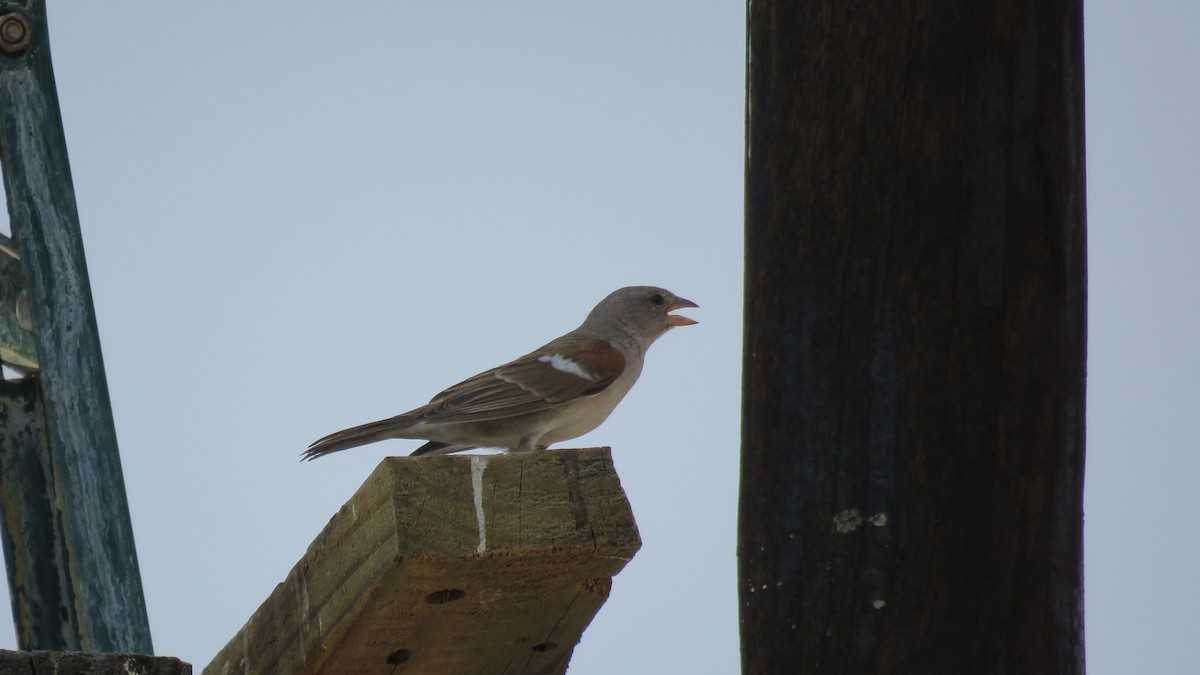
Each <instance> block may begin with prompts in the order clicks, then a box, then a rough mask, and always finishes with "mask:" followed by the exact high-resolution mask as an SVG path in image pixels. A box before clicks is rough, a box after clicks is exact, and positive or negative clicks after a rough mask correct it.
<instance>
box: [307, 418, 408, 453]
mask: <svg viewBox="0 0 1200 675" xmlns="http://www.w3.org/2000/svg"><path fill="white" fill-rule="evenodd" d="M410 423H411V420H410V419H408V418H406V417H404V416H402V415H401V416H397V417H389V418H387V419H386V420H379V421H378V422H367V423H366V424H360V425H358V426H356V427H350V428H349V429H342V430H341V431H335V432H333V433H332V434H329V435H328V436H326V437H324V438H320V439H317V440H316V441H315V442H314V443H313V444H312V445H310V446H308V449H307V450H305V451H304V452H303V453H302V454H301V455H300V459H301V460H314V459H316V458H318V457H324V456H325V455H328V454H329V453H331V452H337V451H338V450H345V449H347V448H356V447H358V446H360V445H366V444H367V443H374V442H375V441H382V440H384V439H388V438H400V436H399V435H398V434H399V433H401V432H402V431H403V430H404V429H405V428H407V427H408V426H409V424H410Z"/></svg>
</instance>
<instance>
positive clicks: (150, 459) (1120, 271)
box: [0, 0, 1200, 675]
mask: <svg viewBox="0 0 1200 675" xmlns="http://www.w3.org/2000/svg"><path fill="white" fill-rule="evenodd" d="M51 4H52V6H51V16H50V19H51V24H50V30H51V38H52V45H53V51H54V63H55V70H56V73H57V76H58V85H59V95H60V99H61V102H62V106H63V115H64V121H65V124H66V131H67V140H68V145H69V148H70V153H71V160H72V167H73V171H74V179H75V186H76V191H77V197H78V202H79V210H80V214H81V219H82V223H83V228H84V237H85V244H86V248H87V255H88V263H89V266H90V271H91V277H92V285H93V290H94V293H95V296H96V306H97V311H98V314H99V323H100V330H101V337H102V340H103V346H104V356H105V361H106V365H107V368H108V376H109V383H110V388H111V391H112V397H113V404H114V407H115V416H116V422H117V431H118V435H119V438H120V443H121V452H122V458H123V462H124V467H125V476H126V482H127V487H128V491H129V498H130V504H131V508H132V512H133V520H134V529H135V533H136V535H137V541H138V552H139V555H140V559H141V565H142V572H143V578H144V582H145V587H146V594H147V602H148V605H149V612H150V620H151V629H152V631H153V636H154V643H155V647H156V649H157V651H158V652H159V653H162V654H171V655H176V656H179V657H181V658H183V659H186V660H188V661H191V662H192V663H193V664H194V665H195V666H197V668H198V669H199V668H200V667H202V666H203V665H205V664H206V663H207V662H208V660H209V659H210V658H211V656H212V655H213V654H214V653H215V652H216V650H218V649H219V648H220V647H221V646H222V645H223V644H224V643H225V642H226V641H227V640H228V639H229V638H230V637H231V636H232V635H233V634H234V633H235V632H236V631H237V630H238V628H240V626H241V625H242V624H243V623H244V622H245V620H246V619H247V618H248V617H249V616H250V614H251V612H253V610H254V609H255V608H256V607H257V606H258V604H259V603H260V602H261V601H262V599H263V598H264V597H265V596H266V595H267V594H268V593H269V592H270V590H271V589H272V588H273V587H274V585H275V584H276V583H277V582H278V581H280V580H281V579H282V578H283V577H284V576H285V575H286V573H287V571H288V569H290V567H291V566H292V564H294V563H295V561H296V560H297V559H298V558H299V557H300V555H301V554H302V553H303V551H304V549H305V547H307V545H308V543H309V542H310V541H311V539H312V538H313V536H314V535H315V534H316V533H317V532H318V531H319V530H320V529H321V527H322V526H324V524H325V522H326V521H327V520H328V518H329V517H330V516H331V515H332V514H333V513H334V512H335V511H336V510H337V509H338V507H340V506H341V505H342V503H343V502H344V501H345V500H346V499H347V498H348V497H349V496H350V495H351V494H352V493H353V491H354V490H355V489H356V488H357V487H358V486H359V485H360V484H361V482H362V481H363V479H364V478H365V477H366V476H367V475H368V474H369V473H370V471H371V470H372V468H373V467H374V466H375V465H376V464H377V463H378V462H379V460H380V459H381V458H382V457H383V456H385V455H386V454H404V453H407V452H409V451H410V450H411V449H412V448H415V447H416V445H418V443H417V442H403V441H395V442H391V443H388V444H384V445H376V446H371V447H367V448H362V449H360V450H355V451H350V452H347V453H343V454H341V455H338V456H334V457H330V458H328V459H325V460H322V461H320V462H318V463H315V464H300V463H299V462H298V461H297V457H298V453H299V452H300V451H301V450H302V449H303V448H304V447H305V446H307V444H308V443H309V442H310V441H312V440H313V439H315V438H316V437H318V436H321V435H323V434H325V433H328V432H330V431H334V430H336V429H340V428H342V427H345V426H348V425H350V424H354V423H358V422H363V421H367V420H370V419H376V418H379V417H384V416H387V415H391V414H394V413H396V412H399V411H401V410H404V409H408V408H411V407H413V406H415V405H417V404H419V403H422V402H424V401H425V400H427V399H428V397H429V396H430V395H431V394H433V393H434V392H436V391H437V390H439V389H440V388H441V387H444V386H445V385H448V384H451V383H453V382H455V381H457V380H459V379H462V378H463V377H465V376H468V375H471V374H473V373H475V372H478V371H479V370H481V369H483V368H486V367H489V366H492V365H495V364H497V363H499V362H501V361H503V360H506V359H509V358H512V357H514V356H517V355H519V354H522V353H524V352H525V351H527V350H528V349H530V348H532V347H535V346H537V345H539V344H541V343H542V342H544V341H546V340H547V339H549V338H552V337H554V336H556V335H558V334H560V333H562V332H564V331H566V330H568V329H570V328H573V327H574V326H575V325H576V324H577V323H578V322H579V321H580V320H581V319H582V318H583V316H584V314H586V312H587V310H588V309H590V308H591V306H592V305H593V304H594V303H595V302H596V301H598V300H599V299H600V298H601V297H603V296H604V295H605V294H607V293H608V292H609V291H611V290H612V289H614V288H617V287H619V286H624V285H629V284H656V285H662V286H665V287H667V288H670V289H671V290H673V291H675V292H677V293H679V294H681V295H683V296H685V297H688V298H691V299H693V300H695V301H696V302H698V303H699V304H700V305H701V309H699V310H695V311H693V312H691V315H692V316H694V317H695V318H697V319H699V320H700V321H701V323H700V325H698V326H695V327H692V328H688V329H686V330H679V331H675V332H673V333H672V334H670V335H668V336H667V337H665V338H664V339H663V340H662V341H660V342H659V343H658V344H657V345H656V346H655V347H654V348H653V350H652V351H651V353H650V358H649V360H648V364H647V368H646V370H645V372H644V374H643V377H642V381H641V382H640V383H639V384H638V386H637V387H635V389H634V390H633V392H632V393H631V394H630V395H629V397H628V398H627V399H626V401H625V402H624V403H623V404H622V406H621V407H620V408H618V410H617V412H616V413H615V414H614V416H613V417H612V418H611V419H610V420H609V422H608V423H607V424H605V425H604V426H602V427H601V428H600V429H598V430H597V431H595V432H593V433H592V434H590V435H588V436H587V437H584V438H582V439H579V441H578V442H577V443H572V445H576V444H578V445H611V446H612V447H613V454H614V457H615V460H616V465H617V468H618V470H619V472H620V475H621V479H622V482H623V484H624V485H625V488H626V491H627V492H628V494H629V498H630V501H631V502H632V504H633V507H634V511H635V514H636V516H637V519H638V523H639V525H640V527H641V532H642V537H643V539H644V540H645V544H644V546H643V549H642V551H641V552H640V553H639V554H638V555H637V557H636V558H635V559H634V560H633V561H632V562H631V563H630V564H629V566H628V567H627V568H626V570H625V571H624V572H623V573H622V574H621V575H619V576H618V577H617V578H616V580H615V584H614V587H613V594H612V596H611V598H610V599H609V601H608V603H607V604H606V605H605V607H604V608H603V609H602V610H601V612H600V614H599V616H598V617H597V619H596V621H595V622H594V623H593V625H592V627H591V628H590V629H589V630H588V632H587V633H586V634H585V636H584V639H583V642H582V643H581V645H580V646H579V648H578V649H577V650H576V654H575V658H574V660H573V662H572V667H571V673H572V674H573V675H587V674H611V673H653V672H687V673H697V674H706V673H714V674H722V673H733V672H736V670H737V667H738V642H737V615H736V594H735V588H736V583H735V560H734V548H735V521H736V504H737V502H736V499H737V472H738V443H739V424H740V420H739V414H740V392H739V387H740V361H741V353H740V348H741V319H742V315H741V293H742V291H741V279H742V277H741V263H742V253H741V232H742V201H741V200H742V159H743V157H742V134H743V91H744V90H743V79H744V62H743V61H744V39H745V36H744V13H745V6H744V4H743V3H740V2H715V1H702V0H675V1H660V2H627V1H624V0H619V1H616V2H608V3H602V4H590V5H584V4H581V3H563V2H549V1H538V2H518V3H502V4H497V3H483V2H473V3H469V2H448V3H416V2H391V3H385V2H360V3H341V4H336V5H332V6H331V5H330V4H329V3H316V2H300V1H293V2H280V1H277V0H276V1H272V2H267V1H263V2H256V3H239V4H238V5H236V6H228V7H214V6H211V5H209V6H204V5H196V4H195V3H188V4H185V3H161V2H148V1H141V2H132V1H130V2H123V3H102V4H95V3H76V2H72V3H66V2H61V3H54V2H52V3H51ZM1087 12H1088V15H1087V20H1088V23H1087V47H1088V63H1087V72H1088V83H1087V87H1088V92H1087V93H1088V130H1087V133H1088V136H1087V139H1088V159H1089V162H1088V177H1089V221H1090V226H1089V227H1090V231H1089V236H1090V261H1089V262H1090V270H1091V291H1090V292H1091V324H1090V330H1089V333H1090V347H1089V349H1090V380H1089V397H1090V398H1089V411H1088V417H1089V443H1088V450H1089V458H1088V477H1087V480H1088V483H1087V486H1088V487H1087V490H1088V491H1087V516H1088V520H1087V553H1088V559H1087V582H1088V586H1087V610H1088V613H1087V626H1088V652H1089V658H1088V665H1089V672H1090V673H1092V675H1123V674H1125V673H1131V672H1145V673H1159V674H1171V673H1179V674H1183V673H1187V672H1191V668H1189V667H1188V666H1189V661H1193V662H1194V659H1193V658H1192V656H1191V648H1190V646H1189V645H1190V644H1191V643H1192V641H1193V640H1194V637H1195V636H1194V632H1195V627H1196V625H1197V624H1196V621H1195V619H1194V608H1195V607H1196V606H1197V604H1200V577H1198V576H1197V575H1196V574H1195V569H1196V568H1197V567H1198V566H1200V554H1198V552H1197V549H1196V545H1195V543H1194V541H1193V539H1194V537H1193V536H1192V534H1193V530H1194V527H1193V526H1192V525H1191V522H1190V516H1191V515H1192V513H1193V512H1194V511H1195V510H1196V507H1197V498H1196V495H1195V490H1194V488H1193V487H1192V481H1193V480H1194V477H1195V476H1196V475H1197V473H1198V470H1200V453H1197V452H1196V445H1197V443H1196V441H1195V437H1194V433H1193V431H1192V428H1193V425H1192V424H1191V422H1192V420H1191V419H1190V417H1191V415H1193V414H1196V407H1197V402H1198V401H1200V396H1198V395H1197V381H1198V379H1200V378H1198V376H1200V368H1198V366H1197V363H1198V360H1197V357H1196V347H1195V345H1196V344H1198V343H1200V329H1198V327H1197V322H1196V320H1195V318H1194V317H1193V316H1192V313H1193V312H1194V309H1195V306H1196V304H1197V303H1196V288H1197V286H1198V281H1200V272H1198V271H1197V266H1196V265H1195V263H1194V262H1193V258H1194V257H1195V253H1196V251H1197V250H1198V249H1200V234H1198V230H1197V228H1196V218H1195V217H1194V215H1193V214H1192V209H1191V206H1192V202H1193V201H1194V199H1192V198H1191V197H1190V195H1191V194H1192V193H1193V192H1194V191H1195V190H1196V185H1197V184H1200V170H1198V168H1197V167H1198V162H1197V157H1198V155H1200V153H1198V151H1200V141H1198V138H1200V136H1198V134H1197V133H1196V132H1195V130H1194V126H1195V119H1196V117H1197V111H1196V107H1197V106H1196V94H1195V91H1194V90H1195V87H1194V79H1195V77H1194V72H1195V70H1196V68H1197V66H1200V48H1198V47H1197V43H1196V41H1195V39H1194V36H1193V34H1192V33H1193V32H1194V26H1195V25H1196V24H1197V19H1198V18H1200V11H1198V10H1197V9H1196V6H1195V5H1194V4H1191V3H1186V2H1158V3H1153V4H1151V5H1146V4H1143V5H1139V6H1137V7H1134V6H1131V5H1128V3H1119V2H1115V1H1113V0H1107V1H1105V2H1092V3H1090V4H1089V5H1088V7H1087ZM9 622H10V619H9V617H8V615H7V613H3V612H0V647H12V646H13V645H15V640H14V638H13V637H12V632H11V628H10V623H9Z"/></svg>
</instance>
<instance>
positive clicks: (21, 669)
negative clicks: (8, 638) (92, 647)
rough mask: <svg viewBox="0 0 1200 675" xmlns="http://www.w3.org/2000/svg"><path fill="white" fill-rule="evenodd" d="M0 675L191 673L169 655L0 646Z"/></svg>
mask: <svg viewBox="0 0 1200 675" xmlns="http://www.w3.org/2000/svg"><path fill="white" fill-rule="evenodd" d="M0 675H192V666H191V665H190V664H187V663H185V662H183V661H180V660H179V659H177V658H174V657H170V656H146V655H144V654H88V653H83V652H45V651H36V652H14V651H9V650H7V649H0Z"/></svg>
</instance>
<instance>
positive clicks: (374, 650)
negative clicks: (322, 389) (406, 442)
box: [204, 448, 641, 675]
mask: <svg viewBox="0 0 1200 675" xmlns="http://www.w3.org/2000/svg"><path fill="white" fill-rule="evenodd" d="M640 545H641V541H640V539H639V537H638V533H637V527H636V524H635V523H634V520H633V514H632V512H631V510H630V507H629V503H628V501H627V500H626V498H625V494H624V491H623V490H622V489H621V486H620V482H619V480H618V478H617V475H616V472H615V470H614V469H613V465H612V459H611V456H610V454H609V451H608V449H607V448H591V449H586V450H555V451H548V452H537V453H532V454H529V455H499V456H476V457H472V456H440V457H429V458H414V457H392V458H388V459H385V460H384V461H383V462H382V463H381V464H380V465H379V467H378V468H377V469H376V470H375V471H374V472H373V473H372V474H371V476H370V477H369V478H368V479H367V481H366V482H365V483H364V484H363V486H362V487H361V488H360V489H359V491H358V492H357V493H356V494H355V495H354V497H353V498H351V499H350V501H349V502H347V503H346V505H345V506H344V507H342V509H341V510H340V511H339V512H338V513H337V515H335V516H334V517H333V519H331V520H330V522H329V524H328V525H327V526H326V528H325V529H324V531H322V532H321V534H320V535H319V536H318V537H317V538H316V540H315V541H314V542H313V543H312V545H311V546H310V547H309V549H308V551H307V553H306V554H305V556H304V558H303V559H301V560H300V562H298V563H297V564H296V566H295V567H294V568H293V569H292V571H291V573H290V574H289V575H288V577H287V579H286V580H285V581H284V582H283V583H282V584H280V585H279V586H277V587H276V589H275V591H274V592H273V593H272V594H271V596H270V597H269V598H267V600H266V601H265V602H264V603H263V604H262V606H261V607H260V608H259V609H258V611H256V612H255V613H254V615H253V616H252V617H251V618H250V620H249V621H248V622H247V624H246V625H245V626H244V627H243V628H242V630H241V631H240V632H239V633H238V635H236V636H235V637H234V638H233V639H232V640H230V642H229V644H227V645H226V646H225V648H224V649H222V650H221V652H220V653H219V654H218V655H217V657H216V658H215V659H214V660H213V661H212V663H210V664H208V666H206V667H205V669H204V672H205V673H209V674H211V675H217V674H220V675H230V674H233V673H244V674H259V673H262V674H267V673H392V672H396V673H405V674H406V675H408V674H414V673H480V674H487V673H511V674H517V673H531V674H532V673H547V674H549V673H559V672H563V671H564V670H565V668H566V664H567V662H568V660H569V659H570V655H571V651H572V649H573V648H574V645H575V644H576V642H578V640H579V637H580V635H581V634H582V632H583V629H584V628H585V627H586V626H587V624H588V623H589V622H590V621H591V619H592V617H593V616H594V615H595V613H596V612H597V611H598V610H599V608H600V605H601V604H603V602H604V600H605V598H606V597H607V596H608V591H609V588H610V585H611V578H612V576H613V575H615V574H616V573H617V572H619V571H620V570H621V569H622V568H623V567H624V566H625V563H626V562H628V561H629V560H630V559H631V558H632V557H633V555H634V553H635V552H636V551H637V549H638V548H639V546H640Z"/></svg>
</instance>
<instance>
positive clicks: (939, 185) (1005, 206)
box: [738, 0, 1087, 675]
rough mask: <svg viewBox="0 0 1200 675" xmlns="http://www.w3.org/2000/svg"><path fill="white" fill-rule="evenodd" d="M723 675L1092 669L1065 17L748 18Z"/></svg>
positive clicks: (1027, 6) (869, 11)
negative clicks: (733, 501)
mask: <svg viewBox="0 0 1200 675" xmlns="http://www.w3.org/2000/svg"><path fill="white" fill-rule="evenodd" d="M748 32H749V38H748V42H749V45H748V51H747V55H748V59H749V63H748V82H747V87H748V93H747V125H746V128H747V152H746V158H747V159H746V309H745V312H746V333H745V341H744V345H745V347H744V350H745V352H744V353H745V362H744V369H743V374H744V397H743V406H744V407H743V411H744V416H743V420H742V472H741V481H742V482H741V504H740V506H741V509H740V515H739V518H740V521H739V541H738V558H739V575H740V585H739V591H740V594H741V635H742V650H741V653H742V660H743V672H744V673H745V674H746V675H756V674H759V673H794V672H804V673H837V674H841V673H897V674H905V673H920V674H922V675H941V674H951V673H973V674H977V675H987V674H1000V673H1058V674H1061V675H1068V674H1072V673H1076V674H1082V673H1083V672H1084V654H1083V574H1082V572H1083V541H1082V537H1083V467H1084V410H1085V364H1086V308H1087V275H1086V248H1085V229H1086V228H1085V208H1084V207H1085V195H1084V183H1085V181H1084V145H1083V134H1084V124H1083V110H1084V108H1083V81H1084V78H1083V4H1082V2H1081V0H1047V1H1042V0H979V1H978V2H961V1H960V0H920V1H918V2H906V3H886V2H884V3H881V2H868V1H863V0H842V1H840V2H794V1H791V0H754V1H753V2H750V3H749V13H748Z"/></svg>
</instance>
